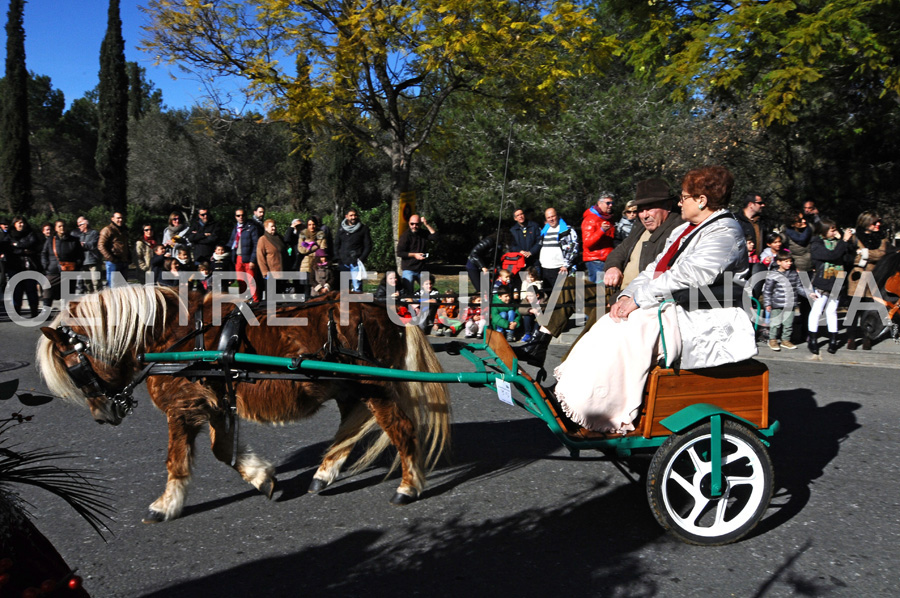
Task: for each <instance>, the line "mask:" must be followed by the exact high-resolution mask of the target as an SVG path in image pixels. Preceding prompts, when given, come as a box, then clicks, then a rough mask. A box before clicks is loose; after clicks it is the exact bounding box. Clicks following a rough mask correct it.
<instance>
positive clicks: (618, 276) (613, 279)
mask: <svg viewBox="0 0 900 598" xmlns="http://www.w3.org/2000/svg"><path fill="white" fill-rule="evenodd" d="M623 278H625V277H624V276H623V275H622V271H621V270H619V269H618V268H616V267H615V266H613V267H612V268H609V269H608V270H606V272H605V273H604V274H603V284H605V285H606V286H608V287H617V286H619V285H621V284H622V279H623Z"/></svg>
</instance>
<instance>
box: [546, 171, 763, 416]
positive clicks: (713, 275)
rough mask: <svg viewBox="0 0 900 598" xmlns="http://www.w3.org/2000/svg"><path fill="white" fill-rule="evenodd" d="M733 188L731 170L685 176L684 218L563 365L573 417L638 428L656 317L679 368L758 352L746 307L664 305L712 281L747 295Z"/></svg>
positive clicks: (655, 350)
mask: <svg viewBox="0 0 900 598" xmlns="http://www.w3.org/2000/svg"><path fill="white" fill-rule="evenodd" d="M733 187H734V178H733V177H732V175H731V173H730V172H729V171H728V170H727V169H726V168H723V167H722V166H707V167H704V168H698V169H695V170H691V171H690V172H688V173H687V175H685V177H684V179H683V180H682V183H681V201H680V202H679V203H680V204H681V216H682V219H683V220H684V221H685V223H684V224H683V225H681V226H679V227H677V228H675V229H674V230H673V231H672V233H671V234H670V235H669V238H668V239H667V241H666V245H665V247H664V248H663V252H662V253H661V254H660V255H659V256H658V257H657V258H656V259H655V260H653V261H652V262H651V263H650V264H649V265H648V266H647V267H646V268H645V269H644V270H643V271H642V272H641V273H640V274H639V275H638V276H637V277H636V278H635V279H634V280H632V281H631V283H630V284H629V285H628V286H627V287H625V289H624V290H623V291H622V292H621V294H620V295H619V299H618V300H617V301H616V302H615V303H614V304H613V305H612V307H611V308H610V311H609V313H608V314H607V315H605V316H603V317H602V318H600V319H599V320H598V321H597V323H596V324H595V325H594V326H593V327H592V328H591V329H590V330H589V331H588V332H587V333H585V334H584V336H582V337H581V339H580V340H579V341H578V342H576V343H575V345H574V346H573V347H572V350H571V352H570V353H569V355H568V357H567V358H566V360H565V361H563V363H562V364H560V366H559V367H558V368H556V371H555V374H556V377H557V379H558V380H559V382H558V383H557V385H556V388H555V394H556V398H557V399H558V400H559V403H560V405H561V406H562V408H563V410H564V411H565V413H566V415H567V416H568V417H569V418H570V419H572V420H573V421H574V422H576V423H577V424H579V425H581V426H582V427H585V428H588V429H590V430H596V431H599V432H623V433H624V432H627V431H630V430H633V429H634V424H633V423H632V422H633V421H634V418H635V417H637V415H638V413H639V412H640V408H641V402H642V400H643V394H644V384H645V383H646V381H647V375H648V374H649V372H650V368H651V367H652V366H653V364H654V363H655V362H656V360H657V358H658V356H659V353H660V350H659V340H660V327H659V322H658V319H657V318H661V320H662V322H663V327H664V328H665V340H666V348H667V352H666V356H667V358H668V363H667V364H666V365H668V366H670V367H671V365H672V364H673V363H674V362H675V361H676V360H680V361H681V367H682V368H685V369H694V368H705V367H712V366H716V365H722V364H725V363H732V362H737V361H742V360H744V359H748V358H750V357H752V356H753V355H756V338H755V334H754V330H753V325H752V323H751V322H750V318H749V316H748V315H747V313H746V312H745V311H744V310H743V309H742V308H741V307H737V306H736V307H713V308H709V307H710V306H708V305H700V304H699V303H698V302H697V301H696V300H688V301H686V302H685V303H684V304H682V303H679V304H677V305H672V304H668V305H665V306H663V302H664V301H665V299H666V298H668V297H671V296H672V295H681V294H686V295H689V291H690V289H695V290H696V289H698V288H704V287H705V288H706V289H713V290H714V289H716V288H723V289H726V290H725V292H724V293H723V295H725V296H727V294H728V292H730V293H731V295H732V297H733V298H735V299H736V300H737V301H738V302H739V301H740V297H741V296H742V295H743V293H742V292H741V291H740V289H741V288H742V287H743V286H744V285H745V283H746V280H747V276H748V272H749V264H748V261H747V243H746V241H745V239H744V231H743V229H742V227H741V225H740V224H739V223H738V221H737V220H736V219H735V217H734V215H733V214H732V213H731V212H729V211H728V210H727V209H725V208H726V207H727V206H728V202H729V200H730V199H731V192H732V189H733ZM735 286H737V287H738V289H735V288H734V287H735ZM701 295H702V293H701V292H697V293H695V297H696V296H701ZM660 307H664V309H662V312H661V314H660ZM658 314H660V315H658Z"/></svg>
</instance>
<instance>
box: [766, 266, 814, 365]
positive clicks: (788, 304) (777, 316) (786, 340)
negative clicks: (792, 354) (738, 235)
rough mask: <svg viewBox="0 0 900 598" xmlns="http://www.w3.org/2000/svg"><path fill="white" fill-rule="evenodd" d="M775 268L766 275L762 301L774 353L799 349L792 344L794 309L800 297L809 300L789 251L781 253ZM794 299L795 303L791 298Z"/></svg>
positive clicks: (770, 344)
mask: <svg viewBox="0 0 900 598" xmlns="http://www.w3.org/2000/svg"><path fill="white" fill-rule="evenodd" d="M775 264H776V267H775V268H772V269H770V270H769V272H768V273H767V274H766V282H765V283H763V291H762V299H763V307H764V308H765V310H766V320H768V321H769V348H770V349H772V350H773V351H781V349H782V348H784V349H796V348H797V345H795V344H794V343H792V342H791V332H792V331H793V329H794V306H795V305H797V303H798V301H799V300H800V297H809V296H810V295H809V293H808V292H807V291H806V289H804V288H803V283H802V282H801V281H800V274H798V273H797V271H796V270H794V258H793V257H791V254H790V253H788V252H787V251H779V252H778V253H776V254H775ZM791 295H793V299H789V297H790V296H791ZM779 329H780V330H781V343H780V344H779V342H778V331H779Z"/></svg>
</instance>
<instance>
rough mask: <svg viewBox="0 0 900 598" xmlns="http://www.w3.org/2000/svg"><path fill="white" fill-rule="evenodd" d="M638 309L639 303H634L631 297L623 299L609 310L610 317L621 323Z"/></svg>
mask: <svg viewBox="0 0 900 598" xmlns="http://www.w3.org/2000/svg"><path fill="white" fill-rule="evenodd" d="M637 308H638V306H637V303H635V302H634V299H632V298H631V297H622V298H621V299H619V300H618V301H616V302H615V303H614V304H613V306H612V307H611V308H610V309H609V315H610V317H611V318H612V319H613V320H614V321H616V322H619V321H621V320H625V319H627V318H628V314H630V313H631V312H633V311H634V310H636V309H637Z"/></svg>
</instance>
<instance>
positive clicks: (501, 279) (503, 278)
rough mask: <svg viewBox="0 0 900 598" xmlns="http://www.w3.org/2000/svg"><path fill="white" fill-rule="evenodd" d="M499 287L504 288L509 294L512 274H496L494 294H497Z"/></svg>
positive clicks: (501, 271)
mask: <svg viewBox="0 0 900 598" xmlns="http://www.w3.org/2000/svg"><path fill="white" fill-rule="evenodd" d="M500 287H506V288H507V289H509V290H510V292H511V291H512V274H511V273H510V272H509V270H500V271H499V272H497V280H495V281H494V293H497V292H498V291H499V290H500Z"/></svg>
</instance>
